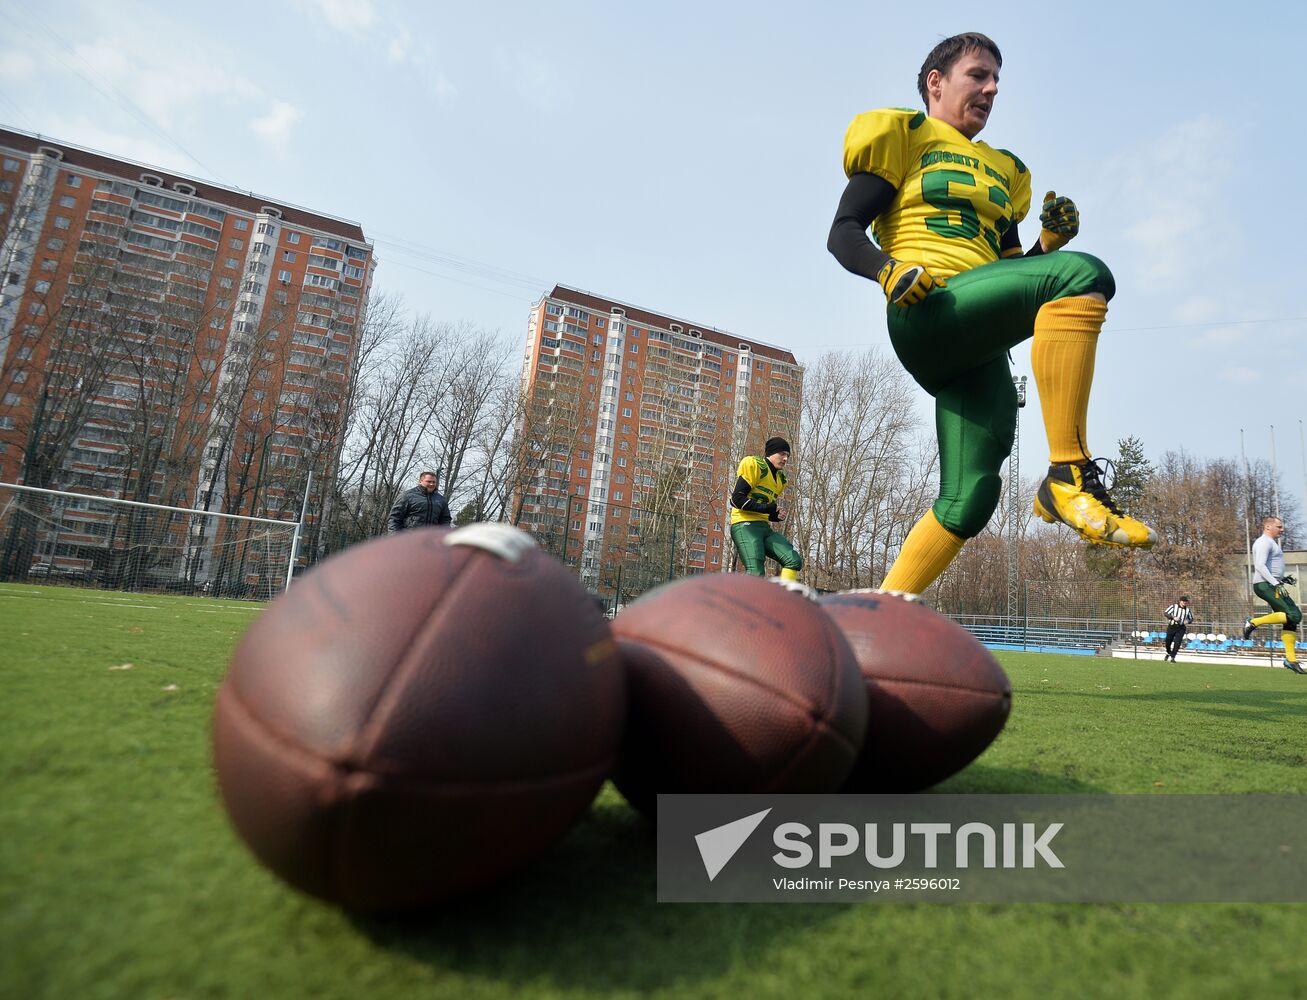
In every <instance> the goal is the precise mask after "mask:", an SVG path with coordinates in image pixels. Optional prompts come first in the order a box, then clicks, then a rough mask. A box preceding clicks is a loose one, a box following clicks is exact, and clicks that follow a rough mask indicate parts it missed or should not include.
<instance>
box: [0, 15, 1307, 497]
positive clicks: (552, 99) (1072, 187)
mask: <svg viewBox="0 0 1307 1000" xmlns="http://www.w3.org/2000/svg"><path fill="white" fill-rule="evenodd" d="M811 6H813V5H798V4H793V3H787V4H779V3H773V2H752V3H736V2H730V3H717V2H713V0H700V2H697V3H682V2H679V0H662V2H659V3H657V4H654V3H646V4H628V3H621V2H613V0H606V2H594V3H572V2H568V0H555V2H553V3H548V4H545V3H538V2H535V3H527V2H520V3H519V2H504V3H486V4H467V3H459V4H449V3H416V2H414V3H404V2H398V0H264V2H261V3H253V2H249V0H228V2H227V3H224V4H221V5H206V6H203V7H201V6H199V5H194V4H176V3H162V2H139V0H114V2H113V3H101V2H85V0H42V2H41V3H39V4H38V3H36V2H33V0H5V3H4V5H3V12H4V13H3V19H4V24H5V27H6V30H4V31H3V32H0V121H2V122H4V123H5V124H8V125H11V126H14V127H17V128H19V129H23V130H25V131H29V132H38V133H41V134H44V135H48V136H51V137H54V138H56V139H61V140H64V141H67V142H72V143H76V144H78V145H82V146H88V147H91V148H95V149H100V150H104V151H106V152H110V153H113V154H115V155H120V156H125V157H128V158H131V159H136V160H141V161H144V162H147V163H152V164H157V165H160V166H163V167H167V168H169V169H171V170H175V171H180V172H184V173H187V174H191V175H194V176H198V177H201V178H206V179H211V180H217V181H220V182H222V183H225V184H228V185H231V186H234V187H239V188H242V189H246V190H252V191H255V192H257V193H259V194H263V195H266V196H268V197H272V198H277V199H280V200H284V201H289V202H293V203H296V204H300V205H304V206H308V207H311V208H314V209H317V210H319V211H324V212H328V213H330V214H334V215H339V216H343V217H345V218H349V219H353V220H356V221H358V222H359V223H361V224H362V226H363V229H364V231H365V232H366V233H367V234H368V235H369V236H370V237H371V238H372V239H373V240H374V241H375V243H376V247H377V255H378V258H379V259H380V262H381V263H380V268H379V270H378V274H377V281H376V288H378V289H381V290H386V291H390V292H395V293H399V294H401V295H402V296H403V297H404V299H405V301H406V302H407V304H408V305H409V307H410V308H411V309H413V310H414V311H420V312H427V313H430V314H431V315H432V316H433V317H435V318H436V319H446V320H450V321H459V320H470V321H472V322H473V323H476V324H478V325H480V326H482V327H486V328H489V329H492V330H500V331H502V332H503V333H504V334H505V335H506V336H509V337H512V338H518V337H521V336H524V334H525V317H526V312H527V309H528V307H529V305H530V303H531V302H532V301H534V300H535V299H537V298H538V297H539V295H540V294H541V293H542V292H544V291H546V290H548V288H550V287H551V286H552V285H553V284H554V283H555V282H561V283H563V284H568V285H573V286H576V287H580V288H585V289H589V290H592V291H594V292H597V293H599V294H602V295H606V296H611V297H613V298H617V299H621V300H624V301H626V302H629V303H633V304H635V305H641V306H645V307H648V308H651V309H656V310H659V311H662V312H666V313H671V314H673V315H677V316H680V317H683V318H686V319H689V320H692V321H694V322H698V323H703V324H710V325H713V326H716V327H718V328H720V329H724V330H729V331H732V332H734V333H738V334H740V335H742V336H746V337H751V338H756V339H760V340H763V341H766V342H768V343H772V344H777V345H780V346H783V347H787V348H790V349H791V350H793V351H794V352H795V353H796V354H797V355H798V357H799V359H800V360H801V361H804V362H811V361H813V360H815V359H816V358H817V357H819V356H820V355H821V354H823V353H825V352H828V351H839V350H862V349H864V348H866V347H868V346H875V347H878V348H879V349H881V350H888V340H887V338H886V334H885V329H884V318H883V297H882V295H881V292H880V289H879V288H878V287H877V286H875V285H873V284H871V283H868V282H865V281H863V280H862V279H859V278H855V277H854V276H852V275H850V274H847V273H846V272H844V271H843V270H842V269H841V268H840V267H839V265H837V264H836V263H835V261H834V260H833V258H831V257H830V256H829V255H828V254H827V252H826V249H825V242H826V233H827V230H828V227H829V225H830V220H831V217H832V215H833V212H834V208H835V204H836V202H837V200H838V198H839V195H840V192H841V190H842V189H843V183H844V177H843V174H842V172H841V166H840V162H841V161H840V152H841V143H842V139H843V134H844V129H845V126H846V125H847V124H848V121H849V119H850V118H852V117H853V115H855V114H857V113H858V112H860V111H863V110H866V109H868V108H872V107H880V106H917V105H918V104H919V101H918V98H917V95H916V90H915V79H916V73H917V69H918V67H919V66H920V63H921V60H922V58H923V57H924V55H925V53H926V52H927V51H928V50H929V49H930V48H931V46H932V45H933V44H934V43H935V42H936V41H938V40H939V38H941V37H942V36H944V35H948V34H952V33H955V32H957V31H964V30H979V31H984V32H986V33H988V34H989V35H991V36H992V37H993V38H994V39H995V40H996V41H997V42H998V43H999V45H1000V47H1001V48H1002V50H1003V54H1004V58H1005V65H1004V67H1003V72H1002V81H1001V84H1000V93H999V97H998V100H997V103H996V106H995V112H994V114H993V115H992V116H991V118H990V122H989V126H988V128H987V129H986V131H985V132H984V133H982V136H981V137H982V138H984V139H986V140H987V141H989V142H990V143H991V144H992V145H996V146H1002V147H1005V148H1008V149H1011V150H1013V151H1014V152H1016V153H1017V154H1018V155H1019V156H1020V157H1021V158H1022V159H1023V160H1024V161H1025V162H1026V164H1027V165H1028V166H1029V167H1030V169H1031V171H1032V174H1033V177H1034V186H1035V188H1036V189H1037V193H1042V191H1044V190H1045V189H1047V188H1055V189H1056V190H1057V191H1058V192H1059V193H1065V194H1068V195H1071V196H1072V197H1073V198H1075V200H1076V201H1077V203H1078V204H1079V205H1080V209H1081V216H1082V229H1081V234H1080V236H1079V238H1078V239H1077V241H1076V242H1075V243H1073V244H1072V247H1073V248H1075V249H1083V250H1086V251H1089V252H1092V253H1094V254H1096V255H1098V256H1100V257H1102V258H1103V259H1104V260H1106V261H1107V262H1108V263H1109V264H1110V265H1111V267H1112V269H1113V271H1114V272H1115V274H1116V277H1117V284H1118V294H1117V297H1116V299H1115V300H1114V301H1113V302H1112V306H1111V313H1110V315H1109V317H1108V325H1107V328H1106V330H1105V332H1104V336H1103V338H1102V341H1101V347H1100V350H1099V355H1098V374H1097V381H1096V386H1095V393H1094V397H1093V404H1092V406H1091V410H1090V433H1091V441H1090V443H1091V444H1092V445H1093V447H1094V448H1095V450H1096V451H1098V452H1100V453H1103V454H1108V455H1112V454H1114V453H1115V450H1116V441H1117V440H1118V439H1119V438H1121V437H1124V436H1126V435H1129V434H1135V435H1138V436H1139V437H1140V438H1142V439H1143V441H1144V444H1145V448H1146V450H1147V451H1148V452H1149V454H1151V455H1152V456H1154V457H1156V456H1157V455H1159V454H1160V453H1161V452H1163V451H1165V450H1167V449H1168V448H1181V447H1183V448H1185V449H1186V450H1188V451H1190V452H1192V453H1194V454H1197V455H1200V456H1229V457H1237V456H1238V454H1239V447H1240V429H1241V428H1243V429H1245V430H1246V432H1247V450H1248V454H1249V457H1250V458H1258V457H1262V458H1269V457H1270V455H1271V441H1270V426H1271V424H1272V423H1273V424H1274V425H1275V443H1276V452H1277V457H1278V463H1279V466H1280V469H1281V473H1282V475H1283V476H1284V482H1285V485H1286V486H1287V487H1288V488H1289V489H1298V488H1302V487H1300V486H1299V484H1300V483H1302V482H1305V481H1307V476H1304V475H1303V469H1302V460H1301V445H1300V440H1301V438H1300V428H1301V426H1302V425H1301V424H1300V423H1299V421H1300V420H1301V419H1303V418H1304V417H1307V412H1305V408H1304V407H1303V405H1302V404H1301V400H1302V398H1303V394H1304V390H1305V389H1307V356H1305V355H1304V352H1303V350H1302V345H1303V342H1304V335H1305V334H1307V304H1304V302H1303V299H1302V296H1301V294H1300V292H1301V289H1302V288H1303V286H1304V282H1305V279H1307V252H1304V250H1303V249H1302V244H1301V234H1300V232H1299V230H1300V229H1301V228H1303V227H1304V209H1303V208H1302V206H1300V205H1298V204H1297V203H1295V202H1293V201H1292V198H1290V200H1289V201H1288V202H1286V201H1285V198H1286V197H1289V196H1292V195H1294V194H1295V192H1296V190H1297V188H1298V187H1299V186H1301V184H1302V182H1301V181H1300V180H1299V179H1297V178H1296V177H1295V175H1296V174H1297V173H1300V172H1301V171H1302V170H1303V169H1304V164H1305V161H1307V142H1305V141H1304V138H1303V135H1304V131H1303V126H1302V108H1303V106H1304V102H1303V98H1302V96H1301V95H1302V89H1303V88H1302V82H1301V81H1302V76H1301V72H1300V70H1299V69H1298V66H1299V64H1300V62H1301V53H1300V49H1301V43H1302V39H1303V37H1304V34H1305V31H1304V29H1307V16H1305V15H1304V13H1303V8H1302V7H1301V6H1300V5H1286V4H1282V3H1276V4H1270V3H1263V2H1262V0H1251V2H1245V3H1241V4H1219V5H1218V4H1211V3H1197V4H1190V5H1187V6H1186V7H1185V8H1184V11H1185V13H1184V14H1183V16H1182V15H1181V14H1180V13H1179V10H1180V8H1179V7H1178V6H1173V5H1170V4H1167V5H1161V4H1153V3H1149V2H1147V0H1144V2H1138V0H1136V2H1134V3H1121V2H1117V0H1104V2H1099V3H1095V4H1093V5H1092V6H1090V5H1081V4H1077V5H1053V4H1047V3H1043V2H1041V3H1038V4H1035V3H1026V2H1024V0H1011V2H1008V3H1005V4H995V5H993V7H992V9H991V10H989V11H986V12H985V15H984V17H978V16H977V11H978V10H979V9H980V8H977V7H976V6H975V4H952V3H934V4H931V5H929V6H927V5H924V4H918V3H906V4H886V3H866V2H858V3H829V4H817V5H815V8H816V9H814V10H802V9H801V8H802V7H811ZM1064 8H1065V9H1064ZM223 16H225V17H226V19H227V20H226V22H225V23H224V22H223V21H221V20H219V18H221V17H223ZM1032 221H1033V220H1032ZM1023 235H1024V238H1025V241H1026V243H1027V245H1029V243H1030V241H1031V240H1033V239H1034V237H1035V226H1034V225H1032V224H1031V222H1030V221H1028V222H1027V223H1026V224H1025V226H1023ZM1029 358H1030V351H1029V346H1028V345H1026V346H1024V347H1023V348H1020V349H1018V350H1017V351H1016V352H1015V354H1014V370H1015V371H1017V372H1028V371H1029ZM926 403H927V401H926V400H925V399H924V397H923V399H922V412H923V414H926V413H928V412H929V410H928V409H927V408H926ZM1022 431H1023V444H1024V447H1023V449H1022V468H1023V471H1024V472H1025V474H1026V475H1033V474H1035V473H1036V472H1037V471H1038V470H1040V468H1041V467H1042V465H1043V463H1044V461H1045V452H1044V440H1043V430H1042V425H1041V424H1040V422H1039V419H1038V412H1037V410H1036V409H1034V408H1028V409H1027V411H1026V413H1025V416H1024V417H1023V423H1022Z"/></svg>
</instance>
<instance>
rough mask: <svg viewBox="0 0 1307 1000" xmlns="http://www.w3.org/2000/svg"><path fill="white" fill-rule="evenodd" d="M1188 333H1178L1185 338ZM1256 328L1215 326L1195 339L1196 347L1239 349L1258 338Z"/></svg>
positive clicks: (1183, 331) (1182, 331)
mask: <svg viewBox="0 0 1307 1000" xmlns="http://www.w3.org/2000/svg"><path fill="white" fill-rule="evenodd" d="M1187 332H1188V331H1185V330H1181V331H1177V333H1178V334H1179V335H1180V336H1181V337H1184V336H1185V334H1186V333H1187ZM1257 335H1258V334H1257V328H1256V327H1255V326H1234V325H1230V324H1227V325H1225V326H1214V327H1211V328H1210V329H1207V330H1204V331H1203V332H1202V333H1200V334H1199V335H1198V336H1197V337H1195V338H1194V344H1193V346H1195V347H1219V348H1224V347H1237V346H1238V345H1240V344H1242V343H1244V342H1246V341H1249V342H1250V341H1252V340H1253V339H1254V338H1255V337H1256V336H1257Z"/></svg>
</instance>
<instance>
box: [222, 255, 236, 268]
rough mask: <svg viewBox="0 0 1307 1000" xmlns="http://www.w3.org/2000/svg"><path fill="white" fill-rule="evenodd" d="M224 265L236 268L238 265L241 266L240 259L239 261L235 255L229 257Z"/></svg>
mask: <svg viewBox="0 0 1307 1000" xmlns="http://www.w3.org/2000/svg"><path fill="white" fill-rule="evenodd" d="M223 266H224V267H230V268H233V269H235V268H237V267H240V261H238V260H237V259H236V258H235V257H228V258H227V263H226V264H224V265H223Z"/></svg>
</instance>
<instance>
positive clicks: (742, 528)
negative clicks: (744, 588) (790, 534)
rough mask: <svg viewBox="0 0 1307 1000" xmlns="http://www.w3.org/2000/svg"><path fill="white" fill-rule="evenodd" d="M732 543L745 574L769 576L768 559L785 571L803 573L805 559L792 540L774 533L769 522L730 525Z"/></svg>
mask: <svg viewBox="0 0 1307 1000" xmlns="http://www.w3.org/2000/svg"><path fill="white" fill-rule="evenodd" d="M731 541H732V542H734V543H735V551H736V552H738V553H739V554H740V562H742V563H744V571H745V572H746V573H749V574H751V575H752V576H766V575H767V572H766V565H767V557H768V556H770V557H771V558H772V559H775V560H776V561H777V562H778V563H780V564H781V566H782V567H783V568H785V569H792V570H795V571H798V570H801V569H803V559H802V558H800V556H799V553H798V552H796V551H795V549H794V546H793V545H791V544H790V540H789V539H788V538H786V537H785V536H784V535H782V534H781V533H780V532H779V531H773V530H772V527H771V524H770V522H767V521H741V522H739V523H738V524H732V525H731Z"/></svg>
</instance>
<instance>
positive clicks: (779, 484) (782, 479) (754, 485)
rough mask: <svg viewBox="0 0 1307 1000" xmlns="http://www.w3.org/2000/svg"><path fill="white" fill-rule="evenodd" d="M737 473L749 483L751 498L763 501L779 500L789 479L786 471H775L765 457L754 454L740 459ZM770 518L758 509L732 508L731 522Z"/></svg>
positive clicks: (766, 519) (737, 522)
mask: <svg viewBox="0 0 1307 1000" xmlns="http://www.w3.org/2000/svg"><path fill="white" fill-rule="evenodd" d="M736 475H737V476H739V478H740V479H743V480H744V481H745V482H746V483H748V484H749V498H750V499H752V500H759V501H761V502H762V503H772V502H773V501H779V500H780V498H781V494H782V493H784V492H785V484H786V483H787V482H788V481H789V480H788V478H787V477H786V475H785V473H784V472H782V471H781V470H780V469H776V470H775V471H773V470H772V467H771V466H770V465H768V464H767V460H766V459H765V458H757V457H755V456H753V455H748V456H746V457H745V458H744V459H742V460H741V461H740V467H739V469H738V470H736ZM770 519H771V518H770V516H769V515H767V514H760V513H758V512H757V511H756V510H740V509H739V508H738V507H732V508H731V524H739V523H740V522H741V521H768V520H770Z"/></svg>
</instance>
